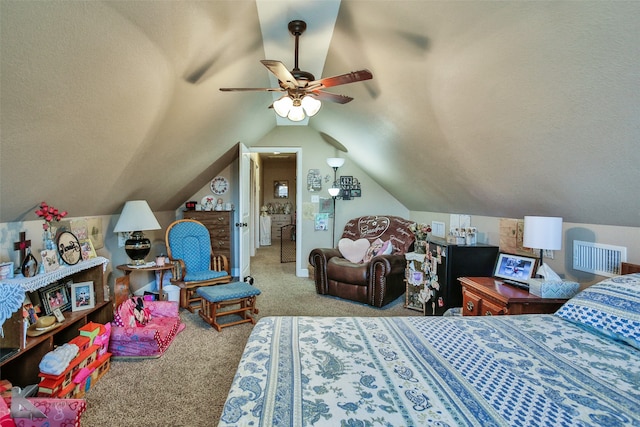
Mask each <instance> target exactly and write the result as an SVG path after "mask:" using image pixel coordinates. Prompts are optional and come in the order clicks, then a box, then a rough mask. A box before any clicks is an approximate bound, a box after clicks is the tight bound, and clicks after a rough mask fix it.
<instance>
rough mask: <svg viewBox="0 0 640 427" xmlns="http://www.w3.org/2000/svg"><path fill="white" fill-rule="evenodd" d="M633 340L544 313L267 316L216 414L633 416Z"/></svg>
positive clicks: (440, 419) (266, 420)
mask: <svg viewBox="0 0 640 427" xmlns="http://www.w3.org/2000/svg"><path fill="white" fill-rule="evenodd" d="M639 353H640V352H639V351H638V350H637V349H634V348H633V347H631V346H629V345H627V344H624V343H619V342H617V341H613V340H611V339H610V338H608V337H606V336H604V335H599V334H595V333H592V332H588V331H587V330H585V329H583V328H581V327H579V326H576V325H574V324H572V323H570V322H568V321H566V320H563V319H561V318H559V317H557V316H554V315H524V316H500V317H406V318H405V317H388V318H362V317H361V318H358V317H355V318H354V317H351V318H325V317H267V318H263V319H261V320H260V321H259V322H258V324H257V325H256V326H255V328H254V330H253V332H252V334H251V337H250V338H249V341H248V342H247V345H246V347H245V350H244V354H243V356H242V360H241V361H240V364H239V366H238V371H237V373H236V376H235V378H234V381H233V385H232V387H231V390H230V392H229V395H228V397H227V401H226V403H225V406H224V410H223V414H222V417H221V420H220V424H219V425H220V426H256V427H257V426H287V427H288V426H332V427H335V426H363V427H364V426H394V427H398V426H492V425H495V426H519V425H520V426H534V425H535V426H543V425H548V426H578V425H579V426H596V425H598V426H603V425H606V426H622V425H629V426H640V354H639Z"/></svg>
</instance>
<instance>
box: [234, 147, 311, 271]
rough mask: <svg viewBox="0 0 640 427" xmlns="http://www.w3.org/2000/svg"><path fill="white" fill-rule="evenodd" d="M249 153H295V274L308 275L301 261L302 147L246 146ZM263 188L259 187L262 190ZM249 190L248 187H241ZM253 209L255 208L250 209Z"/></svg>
mask: <svg viewBox="0 0 640 427" xmlns="http://www.w3.org/2000/svg"><path fill="white" fill-rule="evenodd" d="M247 150H248V151H249V152H250V153H273V152H274V151H278V152H280V153H295V155H296V206H295V213H296V276H298V277H308V275H309V271H308V270H307V266H306V264H304V268H302V267H303V263H302V249H301V248H302V235H301V234H302V233H301V231H302V228H301V224H302V181H303V180H302V179H301V177H302V148H301V147H247ZM263 190H264V189H261V191H263ZM243 191H249V189H243ZM252 210H254V211H255V209H252Z"/></svg>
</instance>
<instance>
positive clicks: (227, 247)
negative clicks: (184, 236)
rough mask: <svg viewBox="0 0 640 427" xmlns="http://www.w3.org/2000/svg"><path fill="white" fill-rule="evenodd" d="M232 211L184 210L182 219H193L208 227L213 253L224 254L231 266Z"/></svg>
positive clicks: (230, 266)
mask: <svg viewBox="0 0 640 427" xmlns="http://www.w3.org/2000/svg"><path fill="white" fill-rule="evenodd" d="M233 214H234V211H186V212H185V213H184V215H183V216H184V219H195V220H196V221H200V222H201V223H203V224H204V226H205V227H207V228H208V229H209V234H210V235H211V248H212V249H213V253H215V254H220V255H224V256H226V257H227V260H228V261H229V268H232V267H233V260H232V254H233V228H234V223H233Z"/></svg>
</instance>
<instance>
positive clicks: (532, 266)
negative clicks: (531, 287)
mask: <svg viewBox="0 0 640 427" xmlns="http://www.w3.org/2000/svg"><path fill="white" fill-rule="evenodd" d="M537 263H538V260H537V259H536V258H532V257H526V256H520V255H513V254H507V253H501V254H500V255H499V256H498V261H497V262H496V268H495V271H494V273H493V275H494V276H495V277H499V278H501V279H506V280H513V281H516V282H520V283H524V284H526V283H528V281H529V279H531V278H532V277H533V276H534V275H535V274H536V264H537Z"/></svg>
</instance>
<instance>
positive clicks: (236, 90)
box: [220, 87, 284, 92]
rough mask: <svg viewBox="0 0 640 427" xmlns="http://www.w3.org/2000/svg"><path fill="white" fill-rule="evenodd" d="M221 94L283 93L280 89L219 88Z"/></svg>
mask: <svg viewBox="0 0 640 427" xmlns="http://www.w3.org/2000/svg"><path fill="white" fill-rule="evenodd" d="M220 90H221V91H222V92H250V91H253V92H283V91H284V89H282V88H280V87H221V88H220Z"/></svg>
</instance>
